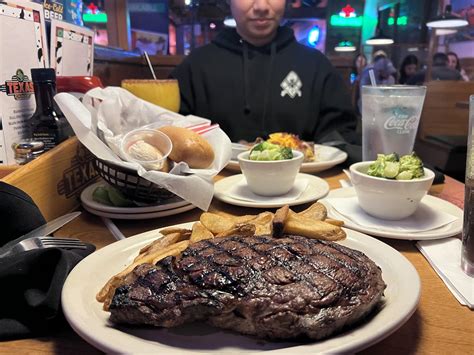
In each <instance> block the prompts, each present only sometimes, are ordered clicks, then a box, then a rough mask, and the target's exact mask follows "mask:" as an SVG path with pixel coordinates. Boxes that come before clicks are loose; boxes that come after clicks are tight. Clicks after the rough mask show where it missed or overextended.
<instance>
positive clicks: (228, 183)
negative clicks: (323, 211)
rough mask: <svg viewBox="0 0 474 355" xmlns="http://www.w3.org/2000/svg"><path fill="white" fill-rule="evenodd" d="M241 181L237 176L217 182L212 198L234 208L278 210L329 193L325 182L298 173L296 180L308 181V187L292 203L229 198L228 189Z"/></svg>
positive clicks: (276, 200) (242, 177) (240, 176)
mask: <svg viewBox="0 0 474 355" xmlns="http://www.w3.org/2000/svg"><path fill="white" fill-rule="evenodd" d="M242 179H245V177H244V175H242V174H238V175H233V176H229V177H226V178H224V179H222V180H219V181H218V182H216V183H215V184H214V197H215V198H217V199H218V200H221V201H223V202H226V203H229V204H231V205H236V206H243V207H254V208H278V207H281V206H284V205H289V206H294V205H301V204H303V203H307V202H311V201H315V200H318V199H320V198H323V197H324V196H326V195H327V194H328V192H329V185H328V183H327V182H326V181H325V180H323V179H321V178H319V177H317V176H314V175H308V174H301V173H299V174H298V175H296V179H306V180H308V186H307V187H306V190H305V191H304V192H303V193H302V194H301V195H300V197H298V198H297V199H295V200H294V201H292V202H288V201H278V196H276V197H275V200H274V202H260V201H258V202H257V201H247V200H239V199H236V198H233V197H231V196H229V194H228V191H229V189H230V188H231V187H233V186H234V185H236V184H237V183H238V182H240V181H241V180H242Z"/></svg>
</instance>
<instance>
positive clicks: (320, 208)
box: [298, 202, 328, 221]
mask: <svg viewBox="0 0 474 355" xmlns="http://www.w3.org/2000/svg"><path fill="white" fill-rule="evenodd" d="M298 215H300V216H303V217H307V218H311V219H314V220H316V221H324V220H325V219H326V218H327V216H328V211H327V209H326V206H324V205H323V204H322V203H320V202H316V203H313V204H312V205H311V206H309V207H308V208H307V209H305V210H304V211H301V212H299V213H298Z"/></svg>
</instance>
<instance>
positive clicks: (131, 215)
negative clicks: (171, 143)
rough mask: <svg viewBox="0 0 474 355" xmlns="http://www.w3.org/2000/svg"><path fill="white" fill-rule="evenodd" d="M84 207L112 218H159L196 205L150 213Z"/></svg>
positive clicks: (96, 213) (91, 211)
mask: <svg viewBox="0 0 474 355" xmlns="http://www.w3.org/2000/svg"><path fill="white" fill-rule="evenodd" d="M82 206H83V207H84V209H85V210H86V211H88V212H90V213H92V214H95V215H96V216H100V217H107V218H112V219H137V220H140V219H152V218H158V217H166V216H173V215H175V214H179V213H183V212H186V211H190V210H192V209H194V208H196V206H194V205H192V204H190V203H189V202H188V204H187V205H186V206H182V207H178V208H172V209H168V210H163V211H157V212H148V213H111V212H104V211H98V210H95V209H93V208H90V207H88V206H86V205H82Z"/></svg>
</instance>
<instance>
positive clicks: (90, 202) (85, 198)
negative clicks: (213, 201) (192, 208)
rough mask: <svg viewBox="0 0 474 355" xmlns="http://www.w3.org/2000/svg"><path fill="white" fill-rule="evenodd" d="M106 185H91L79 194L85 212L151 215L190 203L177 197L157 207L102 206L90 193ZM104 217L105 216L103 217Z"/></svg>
mask: <svg viewBox="0 0 474 355" xmlns="http://www.w3.org/2000/svg"><path fill="white" fill-rule="evenodd" d="M104 185H107V183H105V182H103V181H100V182H97V183H95V184H92V185H90V186H88V187H86V188H85V189H84V190H83V191H82V193H81V202H82V205H83V206H84V207H85V208H87V210H90V209H92V210H96V211H101V212H106V213H112V214H131V213H141V214H143V213H151V212H158V211H165V210H170V209H174V208H178V207H183V206H188V205H189V204H190V203H189V202H188V201H185V200H183V199H181V198H179V197H175V198H171V199H169V200H166V201H164V202H163V203H161V204H157V205H149V206H143V207H139V206H137V207H115V206H109V205H104V204H102V203H100V202H97V201H95V200H94V199H93V197H92V193H93V192H94V190H95V189H96V188H97V187H98V186H104ZM104 217H105V216H104Z"/></svg>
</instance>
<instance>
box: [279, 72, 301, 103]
mask: <svg viewBox="0 0 474 355" xmlns="http://www.w3.org/2000/svg"><path fill="white" fill-rule="evenodd" d="M280 86H281V88H282V89H283V90H281V97H285V95H288V96H289V97H291V98H292V99H294V98H295V96H296V95H298V96H299V97H301V95H302V94H301V87H302V86H303V83H302V82H301V80H300V78H299V76H298V74H296V73H295V72H294V71H293V70H292V71H290V72H289V73H288V75H287V76H286V78H285V79H283V81H282V82H281V84H280Z"/></svg>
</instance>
